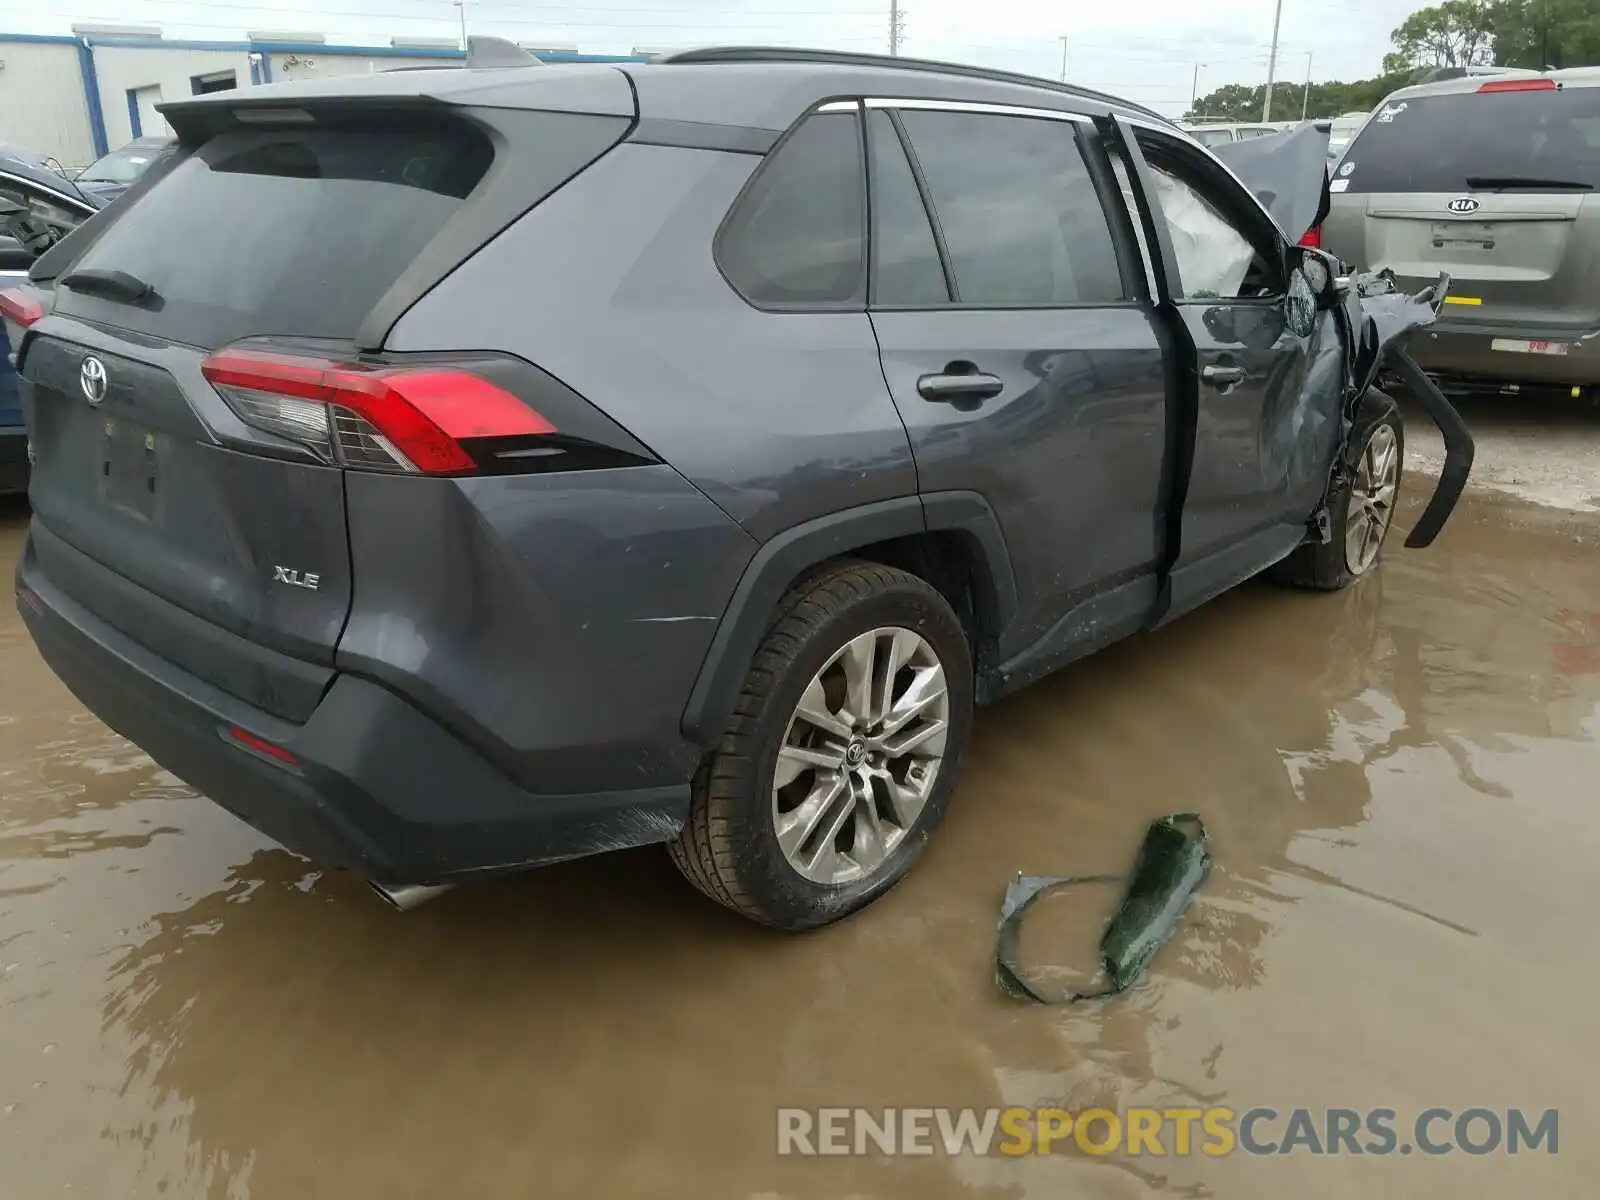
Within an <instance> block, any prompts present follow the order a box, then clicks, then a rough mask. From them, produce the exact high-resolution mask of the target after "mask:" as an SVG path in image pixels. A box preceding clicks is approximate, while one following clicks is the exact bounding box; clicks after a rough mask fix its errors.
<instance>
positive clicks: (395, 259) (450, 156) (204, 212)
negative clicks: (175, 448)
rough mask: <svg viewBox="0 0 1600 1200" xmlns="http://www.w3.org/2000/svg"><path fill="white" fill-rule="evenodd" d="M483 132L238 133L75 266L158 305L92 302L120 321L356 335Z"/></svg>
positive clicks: (474, 179) (149, 327)
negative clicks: (134, 288)
mask: <svg viewBox="0 0 1600 1200" xmlns="http://www.w3.org/2000/svg"><path fill="white" fill-rule="evenodd" d="M493 157H494V152H493V150H492V149H491V147H490V144H489V141H488V139H487V138H486V137H484V136H483V135H482V134H481V133H479V132H478V131H477V130H476V129H475V128H474V127H472V126H468V125H464V124H463V125H450V126H448V127H442V126H441V127H425V128H421V129H396V128H392V127H391V128H379V129H322V128H304V129H292V130H267V129H260V130H243V131H239V132H234V133H225V134H222V135H220V136H218V137H215V138H213V139H212V140H211V141H209V142H207V143H206V144H205V145H203V146H202V147H200V149H199V150H197V151H196V152H195V153H193V154H192V155H190V156H189V157H188V158H187V159H185V160H184V161H183V162H182V163H180V164H179V165H178V166H177V167H176V168H174V169H173V170H172V172H171V173H170V174H169V175H167V176H166V178H164V179H163V180H161V181H160V182H159V183H158V184H157V185H156V186H155V187H154V188H152V189H151V190H150V191H149V192H148V193H147V194H146V195H144V196H143V197H141V198H140V199H139V200H138V201H137V202H136V203H135V204H133V205H132V207H130V208H129V209H128V210H127V212H125V213H124V214H123V215H122V216H121V217H120V218H119V219H118V220H117V221H116V222H115V223H113V224H112V225H111V227H110V228H108V229H107V230H106V231H105V233H104V234H103V235H102V236H101V237H100V239H99V240H98V241H97V242H96V243H95V244H94V245H92V246H91V247H90V248H89V249H88V250H87V251H86V252H85V253H84V255H83V257H82V258H81V259H80V260H79V261H78V262H77V263H75V264H74V267H75V269H77V270H101V271H123V272H126V273H128V274H129V275H132V276H134V277H135V278H136V279H139V280H141V281H143V282H144V283H146V284H148V285H149V286H150V287H151V288H152V289H154V292H155V295H156V296H157V297H158V298H159V302H158V303H147V304H143V305H138V306H135V305H132V304H118V305H115V306H114V307H111V306H107V305H106V304H105V303H104V302H96V301H94V300H92V299H91V300H87V301H85V300H83V299H82V298H80V297H77V296H75V295H74V294H73V292H72V290H71V289H70V288H61V289H59V296H58V307H60V308H62V309H63V310H66V311H72V308H73V307H74V306H76V305H80V304H83V305H86V306H89V305H92V306H93V310H94V313H95V315H97V316H101V317H104V315H105V314H106V313H107V312H111V313H114V319H115V320H116V322H117V323H118V324H122V325H125V326H127V327H129V328H135V329H140V330H143V331H145V332H149V333H154V334H157V335H160V336H163V337H170V338H172V339H174V340H176V341H183V342H188V343H190V344H193V345H199V346H204V347H215V346H220V345H223V344H225V343H227V342H231V341H235V340H237V339H239V338H241V337H248V336H252V335H269V334H280V335H292V336H302V337H314V338H349V337H351V336H353V335H354V334H355V332H356V330H357V329H358V328H359V327H360V325H361V321H362V319H363V318H364V317H365V316H366V314H367V313H368V312H370V311H371V310H372V308H373V305H374V304H375V303H376V301H377V300H378V298H379V297H380V296H382V295H383V293H384V292H386V291H387V290H388V289H389V287H390V285H391V284H393V283H394V281H395V280H396V279H398V278H399V276H400V274H401V272H403V271H404V270H405V269H406V268H407V267H408V266H409V265H410V264H411V262H412V261H413V260H414V259H415V258H416V257H417V255H418V254H419V253H420V252H421V251H422V249H423V247H424V246H426V245H427V244H428V243H429V242H430V241H431V240H432V239H433V238H434V236H435V235H436V234H438V232H439V230H440V229H441V228H442V227H443V225H444V224H445V223H446V222H447V221H449V220H450V218H451V217H452V216H453V215H454V214H455V212H456V210H457V209H458V208H459V207H460V206H461V203H462V201H463V200H464V199H465V198H466V197H467V195H468V194H469V193H470V192H471V191H472V190H473V188H474V187H476V186H477V184H478V182H479V180H481V179H482V178H483V176H484V173H485V172H486V171H487V170H488V169H489V165H490V163H491V161H492V160H493Z"/></svg>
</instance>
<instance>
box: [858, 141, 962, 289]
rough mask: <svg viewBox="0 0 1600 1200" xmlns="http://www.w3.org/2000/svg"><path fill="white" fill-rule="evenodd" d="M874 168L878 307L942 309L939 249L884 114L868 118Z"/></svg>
mask: <svg viewBox="0 0 1600 1200" xmlns="http://www.w3.org/2000/svg"><path fill="white" fill-rule="evenodd" d="M867 143H868V146H869V148H870V152H871V164H872V254H873V258H874V259H875V260H876V264H875V271H876V273H875V275H874V276H873V287H874V289H875V290H874V292H873V303H874V304H944V303H946V302H948V301H949V299H950V289H949V288H948V287H947V286H946V285H945V279H944V268H943V267H942V266H940V265H939V246H938V244H937V243H936V242H935V241H934V240H933V226H932V225H930V224H929V223H928V210H927V209H926V208H924V207H923V204H922V194H921V193H920V192H918V191H917V180H916V177H915V176H914V175H912V173H911V164H910V163H908V162H907V161H906V154H905V150H904V148H903V147H902V146H901V145H900V135H899V134H897V133H896V132H895V130H894V124H893V122H891V121H890V120H889V117H888V114H886V113H884V112H881V111H880V112H873V113H870V114H868V116H867Z"/></svg>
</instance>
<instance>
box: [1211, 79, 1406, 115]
mask: <svg viewBox="0 0 1600 1200" xmlns="http://www.w3.org/2000/svg"><path fill="white" fill-rule="evenodd" d="M1422 74H1423V72H1422V71H1419V70H1414V69H1409V70H1406V71H1402V72H1400V73H1398V74H1395V75H1380V76H1378V77H1377V78H1375V79H1358V80H1356V81H1354V82H1353V83H1342V82H1338V81H1333V82H1329V83H1313V84H1312V85H1311V96H1310V103H1309V104H1307V105H1306V116H1308V117H1337V116H1340V115H1342V114H1344V113H1347V112H1371V111H1372V110H1373V109H1374V108H1376V107H1377V106H1378V105H1379V104H1381V103H1382V102H1383V99H1384V97H1385V96H1387V95H1389V93H1391V92H1394V91H1397V90H1398V89H1400V88H1403V87H1405V86H1406V85H1407V84H1410V83H1415V82H1417V79H1418V77H1419V76H1421V75H1422ZM1265 98H1266V88H1265V86H1264V85H1262V84H1257V85H1256V86H1255V87H1246V86H1245V85H1243V84H1239V83H1230V84H1227V85H1225V86H1223V87H1220V88H1218V89H1217V90H1216V91H1214V92H1212V93H1210V94H1209V95H1206V96H1202V97H1200V98H1199V99H1198V100H1196V101H1195V104H1194V108H1193V109H1191V110H1190V111H1189V112H1188V113H1187V114H1186V115H1185V117H1184V120H1186V121H1259V120H1260V119H1261V102H1262V100H1264V99H1265ZM1305 99H1306V96H1305V84H1303V83H1278V84H1275V85H1274V86H1273V89H1272V111H1273V113H1274V114H1276V115H1277V116H1278V117H1279V118H1280V119H1283V118H1289V119H1293V118H1296V117H1298V116H1299V115H1300V106H1301V104H1302V102H1303V101H1304V100H1305Z"/></svg>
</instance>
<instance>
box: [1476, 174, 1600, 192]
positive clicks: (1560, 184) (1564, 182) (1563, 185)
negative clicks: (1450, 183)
mask: <svg viewBox="0 0 1600 1200" xmlns="http://www.w3.org/2000/svg"><path fill="white" fill-rule="evenodd" d="M1467 186H1468V187H1469V188H1486V189H1495V188H1500V189H1504V188H1550V189H1551V190H1552V191H1563V192H1592V191H1594V184H1592V183H1584V182H1583V181H1582V180H1580V179H1540V178H1539V177H1538V176H1536V175H1468V176H1467Z"/></svg>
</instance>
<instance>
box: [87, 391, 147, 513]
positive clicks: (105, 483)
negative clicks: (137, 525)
mask: <svg viewBox="0 0 1600 1200" xmlns="http://www.w3.org/2000/svg"><path fill="white" fill-rule="evenodd" d="M99 445H100V453H99V455H98V456H97V457H98V459H99V463H98V466H99V472H100V476H99V479H98V480H97V487H96V491H97V493H98V495H99V497H100V501H101V503H103V504H105V505H107V506H108V507H110V508H115V509H117V510H119V511H121V512H124V513H127V514H128V515H130V516H134V517H137V518H139V519H140V520H143V521H153V520H154V519H155V517H156V513H157V504H158V501H159V499H160V494H161V493H160V487H159V482H158V481H159V476H160V469H159V468H160V459H161V455H160V441H159V440H158V439H157V436H156V435H155V434H154V433H153V432H151V431H150V430H148V429H145V428H143V427H142V426H140V425H138V424H137V423H135V422H132V421H121V420H117V419H115V418H111V417H107V418H103V419H102V420H101V422H100V437H99Z"/></svg>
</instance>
